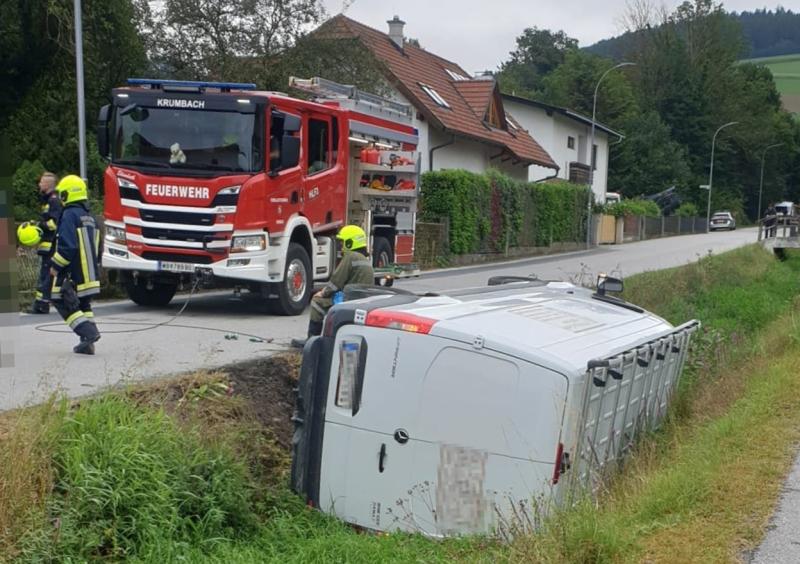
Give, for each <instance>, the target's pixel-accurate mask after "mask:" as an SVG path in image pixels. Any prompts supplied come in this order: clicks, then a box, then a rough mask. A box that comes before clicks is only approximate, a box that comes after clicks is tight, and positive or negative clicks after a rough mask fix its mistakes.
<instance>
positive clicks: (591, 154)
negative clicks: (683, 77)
mask: <svg viewBox="0 0 800 564" xmlns="http://www.w3.org/2000/svg"><path fill="white" fill-rule="evenodd" d="M635 65H636V63H619V64H618V65H614V66H613V67H611V68H610V69H608V70H607V71H606V72H604V73H603V74H602V75H601V76H600V80H598V81H597V86H595V87H594V98H593V100H592V133H591V135H590V136H589V196H588V198H587V201H586V248H587V249H588V248H589V247H590V246H591V237H592V235H591V233H592V194H593V193H594V166H595V162H594V160H595V159H594V158H593V157H594V154H595V153H594V124H595V115H596V114H597V92H598V91H599V90H600V83H601V82H603V79H604V78H605V77H606V75H608V73H610V72H611V71H613V70H615V69H618V68H621V67H631V66H635Z"/></svg>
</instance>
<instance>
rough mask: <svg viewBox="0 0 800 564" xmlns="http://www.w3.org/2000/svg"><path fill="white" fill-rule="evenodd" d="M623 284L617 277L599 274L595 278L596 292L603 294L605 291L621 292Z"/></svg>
mask: <svg viewBox="0 0 800 564" xmlns="http://www.w3.org/2000/svg"><path fill="white" fill-rule="evenodd" d="M623 288H624V286H623V284H622V280H620V279H619V278H611V277H610V276H599V277H598V278H597V294H598V295H599V296H605V295H606V292H622V290H623Z"/></svg>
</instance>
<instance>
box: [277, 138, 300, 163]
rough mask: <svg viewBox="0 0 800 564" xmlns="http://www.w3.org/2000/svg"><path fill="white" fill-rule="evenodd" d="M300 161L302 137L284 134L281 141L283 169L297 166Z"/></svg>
mask: <svg viewBox="0 0 800 564" xmlns="http://www.w3.org/2000/svg"><path fill="white" fill-rule="evenodd" d="M299 162H300V138H299V137H293V136H291V135H284V136H283V142H282V143H281V169H282V170H286V169H287V168H293V167H296V166H297V164H298V163H299Z"/></svg>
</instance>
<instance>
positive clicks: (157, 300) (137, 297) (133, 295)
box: [125, 278, 178, 307]
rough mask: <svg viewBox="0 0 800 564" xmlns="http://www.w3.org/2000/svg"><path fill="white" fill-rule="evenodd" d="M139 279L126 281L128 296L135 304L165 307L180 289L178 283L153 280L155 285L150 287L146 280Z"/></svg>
mask: <svg viewBox="0 0 800 564" xmlns="http://www.w3.org/2000/svg"><path fill="white" fill-rule="evenodd" d="M136 282H137V281H136V280H134V279H133V278H129V279H128V280H126V281H125V291H126V292H127V293H128V297H129V298H130V299H131V301H133V302H134V303H135V304H137V305H140V306H148V307H164V306H166V305H168V304H169V302H171V301H172V298H173V296H175V292H176V291H177V290H178V285H177V284H170V283H168V282H153V287H152V288H148V287H147V286H148V284H147V281H146V280H139V281H138V282H139V283H138V284H137V283H136Z"/></svg>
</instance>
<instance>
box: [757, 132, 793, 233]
mask: <svg viewBox="0 0 800 564" xmlns="http://www.w3.org/2000/svg"><path fill="white" fill-rule="evenodd" d="M785 144H786V143H775V144H774V145H769V146H768V147H765V148H764V152H763V153H761V182H759V184H758V209H757V210H756V220H759V219H761V193H762V191H763V190H764V160H765V159H766V158H767V151H769V150H770V149H774V148H775V147H780V146H782V145H785Z"/></svg>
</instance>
